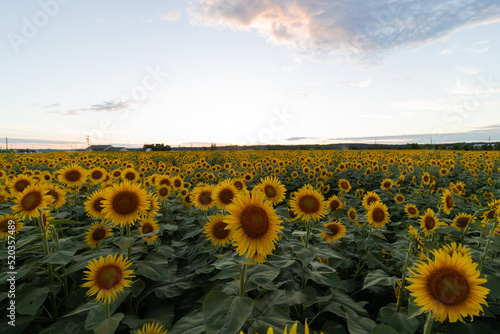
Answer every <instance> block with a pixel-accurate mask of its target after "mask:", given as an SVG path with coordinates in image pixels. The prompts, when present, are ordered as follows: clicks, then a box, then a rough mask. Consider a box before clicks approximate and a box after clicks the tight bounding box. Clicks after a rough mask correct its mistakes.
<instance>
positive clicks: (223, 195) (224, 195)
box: [219, 189, 234, 204]
mask: <svg viewBox="0 0 500 334" xmlns="http://www.w3.org/2000/svg"><path fill="white" fill-rule="evenodd" d="M233 198H234V194H233V191H232V190H231V189H222V190H221V191H220V193H219V200H220V201H221V202H222V203H224V204H230V203H231V202H232V201H233Z"/></svg>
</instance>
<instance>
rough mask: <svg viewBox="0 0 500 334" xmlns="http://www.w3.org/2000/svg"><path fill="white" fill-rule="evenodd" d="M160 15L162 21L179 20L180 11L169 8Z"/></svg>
mask: <svg viewBox="0 0 500 334" xmlns="http://www.w3.org/2000/svg"><path fill="white" fill-rule="evenodd" d="M160 17H161V19H162V20H164V21H179V19H180V18H181V13H180V12H178V11H175V10H169V11H168V12H166V13H163V14H161V15H160Z"/></svg>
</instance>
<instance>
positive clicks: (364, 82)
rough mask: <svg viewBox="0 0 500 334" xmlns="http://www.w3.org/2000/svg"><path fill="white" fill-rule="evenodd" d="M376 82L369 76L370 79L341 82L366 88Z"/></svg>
mask: <svg viewBox="0 0 500 334" xmlns="http://www.w3.org/2000/svg"><path fill="white" fill-rule="evenodd" d="M374 82H375V79H373V78H368V79H365V80H360V81H351V80H349V81H342V82H341V84H343V85H349V86H352V87H358V88H366V87H370V86H371V85H372V84H373V83H374Z"/></svg>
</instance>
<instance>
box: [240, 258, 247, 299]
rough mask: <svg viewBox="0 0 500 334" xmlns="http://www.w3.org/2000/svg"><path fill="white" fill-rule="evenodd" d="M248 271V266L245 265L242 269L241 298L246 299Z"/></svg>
mask: <svg viewBox="0 0 500 334" xmlns="http://www.w3.org/2000/svg"><path fill="white" fill-rule="evenodd" d="M246 271H247V264H246V263H245V264H243V265H242V266H241V267H240V297H245V285H246Z"/></svg>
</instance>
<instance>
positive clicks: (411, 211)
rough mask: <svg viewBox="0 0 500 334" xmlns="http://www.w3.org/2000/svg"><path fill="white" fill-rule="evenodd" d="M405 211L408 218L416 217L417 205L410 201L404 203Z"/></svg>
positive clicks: (417, 213)
mask: <svg viewBox="0 0 500 334" xmlns="http://www.w3.org/2000/svg"><path fill="white" fill-rule="evenodd" d="M405 212H406V214H407V215H408V217H410V218H417V217H418V215H419V212H418V209H417V206H416V205H415V204H412V203H408V204H406V205H405Z"/></svg>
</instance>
